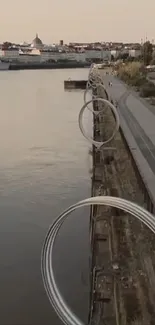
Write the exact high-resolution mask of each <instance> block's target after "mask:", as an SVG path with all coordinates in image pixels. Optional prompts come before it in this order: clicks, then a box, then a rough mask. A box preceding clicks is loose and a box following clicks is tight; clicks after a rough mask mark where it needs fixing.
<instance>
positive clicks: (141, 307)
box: [89, 108, 155, 325]
mask: <svg viewBox="0 0 155 325" xmlns="http://www.w3.org/2000/svg"><path fill="white" fill-rule="evenodd" d="M114 123H115V121H114V117H113V115H112V112H111V110H110V109H109V108H105V110H104V113H102V114H100V115H99V116H98V117H95V119H94V138H95V139H96V140H97V141H101V139H102V140H105V139H107V138H109V137H110V136H111V134H112V132H113V129H114ZM110 145H111V147H115V148H116V150H115V151H112V150H106V151H103V155H102V154H101V152H100V151H96V150H95V148H93V176H92V195H93V196H97V195H111V196H118V197H122V198H125V199H128V200H131V201H134V202H137V203H139V204H140V205H141V206H144V207H145V208H147V209H151V204H152V203H151V200H150V198H149V196H148V194H147V191H146V189H145V186H144V184H143V182H142V180H141V178H140V175H139V173H138V170H137V168H136V166H135V163H134V161H133V158H132V155H131V153H130V151H129V149H128V145H127V143H126V142H125V139H124V136H123V134H122V132H121V130H120V131H119V132H118V133H117V135H116V136H115V138H114V139H113V140H112V141H111V143H110ZM108 146H109V144H108ZM90 223H91V248H92V268H91V276H92V288H91V289H92V293H91V310H90V315H89V321H90V324H99V325H100V324H104V321H107V324H109V325H115V324H116V325H118V324H121V325H133V324H141V325H152V324H154V323H153V322H154V320H155V308H154V299H155V285H154V284H155V271H154V270H155V238H154V235H153V234H152V233H151V231H149V230H148V229H147V228H146V227H145V226H144V225H143V224H141V223H140V222H139V221H137V220H136V219H135V218H134V217H131V216H128V215H127V214H126V213H124V212H123V211H120V210H118V209H114V208H110V207H103V206H95V207H93V208H92V209H91V219H90ZM136 321H137V323H135V322H136Z"/></svg>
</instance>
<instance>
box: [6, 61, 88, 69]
mask: <svg viewBox="0 0 155 325" xmlns="http://www.w3.org/2000/svg"><path fill="white" fill-rule="evenodd" d="M85 67H86V68H89V67H90V63H83V62H81V63H80V62H57V63H17V64H16V63H11V64H10V68H9V70H40V69H76V68H85Z"/></svg>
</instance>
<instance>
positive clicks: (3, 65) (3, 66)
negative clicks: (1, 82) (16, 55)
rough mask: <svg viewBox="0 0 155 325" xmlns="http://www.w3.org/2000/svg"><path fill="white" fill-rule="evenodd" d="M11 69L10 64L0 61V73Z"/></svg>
mask: <svg viewBox="0 0 155 325" xmlns="http://www.w3.org/2000/svg"><path fill="white" fill-rule="evenodd" d="M9 67H10V63H9V62H4V61H0V71H1V70H9Z"/></svg>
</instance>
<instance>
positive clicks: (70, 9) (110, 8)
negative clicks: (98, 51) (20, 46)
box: [0, 0, 155, 43]
mask: <svg viewBox="0 0 155 325" xmlns="http://www.w3.org/2000/svg"><path fill="white" fill-rule="evenodd" d="M154 10H155V2H154V0H148V1H147V2H146V1H145V2H143V3H142V2H141V1H140V0H137V1H136V2H134V1H133V0H130V1H128V0H117V1H116V0H107V1H105V0H96V1H94V2H93V1H91V0H89V1H88V0H85V1H82V0H78V1H71V0H65V1H62V0H57V1H56V0H53V1H52V2H51V1H50V0H44V2H38V1H36V0H31V1H30V0H27V1H26V2H21V1H19V0H14V1H13V2H10V4H9V6H8V3H4V2H3V4H2V5H1V30H0V41H1V42H2V41H6V40H8V41H11V42H14V41H16V42H23V41H26V42H31V41H32V39H33V38H34V37H35V34H36V32H38V34H39V37H40V38H41V39H42V40H43V42H44V43H56V42H58V41H59V40H60V39H63V40H64V42H65V43H68V42H95V41H113V42H117V41H118V42H119V41H120V42H139V43H140V41H141V39H146V37H147V38H148V39H150V40H152V39H154V37H155V21H154Z"/></svg>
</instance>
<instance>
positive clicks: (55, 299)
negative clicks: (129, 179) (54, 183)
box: [41, 196, 155, 325]
mask: <svg viewBox="0 0 155 325" xmlns="http://www.w3.org/2000/svg"><path fill="white" fill-rule="evenodd" d="M89 205H106V206H111V207H115V208H118V209H121V210H123V211H125V212H127V213H130V214H131V215H133V216H134V217H135V218H137V219H138V220H140V221H142V222H143V223H144V224H145V225H146V226H147V227H148V228H149V229H151V231H152V232H153V233H155V217H154V216H153V215H152V214H151V213H149V212H148V211H146V210H145V209H144V208H142V207H140V206H139V205H137V204H136V203H133V202H130V201H127V200H124V199H120V198H117V197H111V196H98V197H92V198H88V199H86V200H83V201H80V202H78V203H76V204H75V205H72V206H70V207H69V208H68V209H67V210H65V211H64V212H63V213H62V214H60V215H59V216H58V217H57V219H56V220H55V221H54V223H53V224H52V225H51V227H50V229H49V231H48V234H47V236H46V239H45V243H44V246H43V250H42V259H41V270H42V278H43V283H44V287H45V290H46V293H47V295H48V298H49V300H50V302H51V304H52V306H53V308H54V310H55V312H56V313H57V315H58V316H59V318H60V319H61V320H62V322H63V323H64V324H65V325H84V324H83V323H82V321H81V320H80V319H79V318H78V317H77V316H76V315H75V314H74V313H73V312H72V310H71V309H70V308H69V307H68V305H67V304H66V302H65V300H64V299H63V297H62V295H61V293H60V291H59V289H58V286H57V283H56V280H55V277H54V265H53V249H54V245H55V241H56V237H57V235H58V232H59V230H60V228H61V226H62V224H63V223H64V221H65V220H66V219H67V218H68V216H69V215H70V214H71V212H73V211H74V210H76V209H78V208H80V207H84V206H89Z"/></svg>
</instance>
